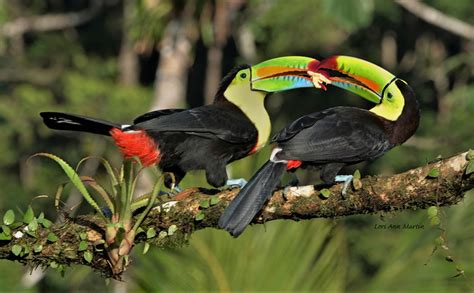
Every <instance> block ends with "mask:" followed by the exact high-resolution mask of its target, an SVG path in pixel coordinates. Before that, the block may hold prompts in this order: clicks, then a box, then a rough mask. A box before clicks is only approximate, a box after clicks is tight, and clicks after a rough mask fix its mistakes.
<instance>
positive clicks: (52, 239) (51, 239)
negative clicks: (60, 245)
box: [48, 232, 58, 242]
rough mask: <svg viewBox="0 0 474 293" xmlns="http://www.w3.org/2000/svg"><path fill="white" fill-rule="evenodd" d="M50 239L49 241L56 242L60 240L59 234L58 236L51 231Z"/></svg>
mask: <svg viewBox="0 0 474 293" xmlns="http://www.w3.org/2000/svg"><path fill="white" fill-rule="evenodd" d="M48 241H49V242H56V241H58V236H56V234H54V233H53V232H50V233H49V234H48Z"/></svg>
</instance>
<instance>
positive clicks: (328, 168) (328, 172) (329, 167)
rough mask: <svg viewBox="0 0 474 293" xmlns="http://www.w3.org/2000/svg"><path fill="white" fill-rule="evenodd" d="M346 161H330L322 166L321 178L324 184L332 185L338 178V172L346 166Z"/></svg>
mask: <svg viewBox="0 0 474 293" xmlns="http://www.w3.org/2000/svg"><path fill="white" fill-rule="evenodd" d="M344 165H345V164H344V163H329V164H326V165H324V166H323V167H322V168H321V180H323V182H324V184H327V185H332V184H333V183H334V181H335V179H336V175H337V173H339V171H341V169H342V167H344Z"/></svg>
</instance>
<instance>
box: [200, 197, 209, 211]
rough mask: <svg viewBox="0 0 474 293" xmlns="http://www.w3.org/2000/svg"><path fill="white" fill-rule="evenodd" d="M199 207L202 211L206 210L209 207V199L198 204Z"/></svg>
mask: <svg viewBox="0 0 474 293" xmlns="http://www.w3.org/2000/svg"><path fill="white" fill-rule="evenodd" d="M199 207H201V208H203V209H207V208H208V207H210V202H209V199H203V200H201V201H200V202H199Z"/></svg>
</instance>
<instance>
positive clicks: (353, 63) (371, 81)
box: [307, 56, 415, 121]
mask: <svg viewBox="0 0 474 293" xmlns="http://www.w3.org/2000/svg"><path fill="white" fill-rule="evenodd" d="M307 68H308V70H309V71H311V72H317V73H320V74H322V75H324V76H325V77H326V78H328V79H329V80H330V81H331V84H332V85H335V86H337V87H340V88H343V89H345V90H348V91H351V92H353V93H355V94H357V95H359V96H361V97H363V98H364V99H367V100H369V101H371V102H373V103H376V104H377V105H376V106H375V107H374V108H372V109H371V110H370V111H371V112H373V113H375V114H377V115H378V116H380V117H383V118H385V119H388V120H391V121H395V120H397V119H398V117H399V116H400V115H401V114H402V112H403V109H404V106H405V103H406V100H407V98H409V99H413V100H414V99H415V95H414V93H413V90H412V89H411V87H410V86H409V85H408V84H407V83H406V82H405V81H403V80H402V79H400V78H397V77H396V76H395V75H393V74H392V73H390V72H388V71H387V70H385V69H383V68H382V67H380V66H378V65H375V64H373V63H371V62H368V61H366V60H363V59H359V58H355V57H349V56H332V57H329V58H327V59H324V60H322V61H317V60H313V61H310V62H309V63H308V64H307Z"/></svg>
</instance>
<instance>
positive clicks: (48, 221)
mask: <svg viewBox="0 0 474 293" xmlns="http://www.w3.org/2000/svg"><path fill="white" fill-rule="evenodd" d="M40 224H41V225H43V227H45V228H46V229H48V228H49V227H51V225H52V224H53V223H52V222H51V221H50V220H48V219H43V220H42V221H41V223H40Z"/></svg>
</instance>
